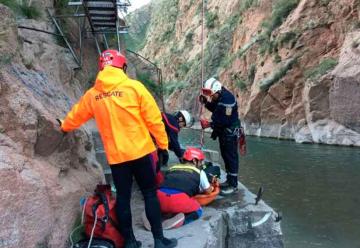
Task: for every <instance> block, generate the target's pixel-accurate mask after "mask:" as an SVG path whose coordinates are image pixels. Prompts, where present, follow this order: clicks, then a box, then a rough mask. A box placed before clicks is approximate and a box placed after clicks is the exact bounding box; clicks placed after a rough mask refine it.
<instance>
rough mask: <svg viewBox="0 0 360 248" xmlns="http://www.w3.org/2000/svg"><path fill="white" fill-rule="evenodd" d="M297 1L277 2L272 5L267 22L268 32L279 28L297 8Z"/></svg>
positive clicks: (278, 0) (280, 0) (284, 0)
mask: <svg viewBox="0 0 360 248" xmlns="http://www.w3.org/2000/svg"><path fill="white" fill-rule="evenodd" d="M298 3H299V0H277V1H276V2H275V4H274V5H273V10H272V13H271V18H270V21H269V24H268V25H269V26H268V28H269V30H270V31H271V32H272V31H273V30H274V29H276V28H277V27H279V26H280V25H281V24H282V23H283V22H284V21H285V20H286V18H287V17H288V15H289V14H290V13H291V11H292V10H293V9H295V8H296V7H297V5H298Z"/></svg>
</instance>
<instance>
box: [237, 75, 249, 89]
mask: <svg viewBox="0 0 360 248" xmlns="http://www.w3.org/2000/svg"><path fill="white" fill-rule="evenodd" d="M235 85H236V87H238V88H239V89H240V90H241V91H244V90H246V88H247V83H246V81H245V80H244V79H242V78H239V79H237V80H236V81H235Z"/></svg>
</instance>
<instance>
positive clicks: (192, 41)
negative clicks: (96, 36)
mask: <svg viewBox="0 0 360 248" xmlns="http://www.w3.org/2000/svg"><path fill="white" fill-rule="evenodd" d="M201 2H202V1H200V0H195V1H190V0H184V1H164V0H162V1H155V2H154V3H153V4H152V8H153V12H152V14H151V19H150V24H149V28H148V29H147V42H146V44H145V46H144V48H143V49H142V50H141V51H140V53H141V54H143V55H144V56H146V57H149V58H153V59H154V60H155V61H157V62H158V65H160V67H161V68H162V70H163V77H164V81H167V83H168V84H171V83H174V82H175V85H177V86H178V87H177V88H176V87H175V90H174V91H173V92H172V94H171V95H170V97H169V99H168V102H167V103H168V105H169V108H170V109H172V110H175V109H176V108H187V109H189V110H192V111H193V112H194V113H196V104H195V100H194V99H195V97H196V95H197V94H198V90H199V87H200V82H201V70H200V68H201V40H202V36H201V10H202V8H201ZM359 8H360V3H359V1H354V0H340V1H334V0H330V1H316V0H290V1H286V0H271V1H265V0H259V1H241V0H236V1H226V2H223V1H216V0H209V1H207V4H206V7H205V30H204V47H205V52H204V65H205V76H204V78H205V79H206V78H208V77H211V76H213V75H217V76H218V77H219V79H220V81H221V82H222V83H223V84H224V85H225V87H227V88H229V89H230V90H231V91H233V92H234V93H235V95H237V97H238V98H237V99H238V103H239V112H240V114H241V118H242V121H243V124H244V126H245V127H246V132H247V133H248V134H252V135H260V136H265V137H275V138H284V139H294V140H296V141H297V142H311V143H312V142H316V143H326V144H340V145H354V146H358V145H359V126H360V120H359V118H358V116H359V113H358V111H359V99H360V98H359V94H360V93H359V92H360V87H359V82H360V81H359V80H360V78H359V75H358V71H359V64H358V54H359V43H360V42H359V38H358V33H359V32H360V31H359V25H358V20H359ZM207 115H208V114H207Z"/></svg>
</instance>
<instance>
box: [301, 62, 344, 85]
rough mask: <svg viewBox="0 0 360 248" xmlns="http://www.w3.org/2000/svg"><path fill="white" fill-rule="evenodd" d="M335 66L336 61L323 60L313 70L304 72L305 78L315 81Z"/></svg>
mask: <svg viewBox="0 0 360 248" xmlns="http://www.w3.org/2000/svg"><path fill="white" fill-rule="evenodd" d="M337 64H338V61H336V60H335V59H334V58H325V59H323V60H322V61H321V62H320V63H319V65H318V66H316V67H315V68H312V69H310V70H307V71H305V77H306V78H309V79H311V80H316V79H318V78H319V77H321V76H322V75H325V74H326V73H327V72H329V71H331V70H332V69H334V67H335V66H337Z"/></svg>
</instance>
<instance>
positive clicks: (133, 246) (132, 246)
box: [124, 239, 141, 248]
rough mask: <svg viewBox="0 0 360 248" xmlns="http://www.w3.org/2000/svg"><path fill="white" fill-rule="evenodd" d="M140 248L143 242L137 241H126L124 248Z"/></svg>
mask: <svg viewBox="0 0 360 248" xmlns="http://www.w3.org/2000/svg"><path fill="white" fill-rule="evenodd" d="M140 247H141V242H140V241H137V240H135V239H133V240H128V241H126V242H125V245H124V248H140Z"/></svg>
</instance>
